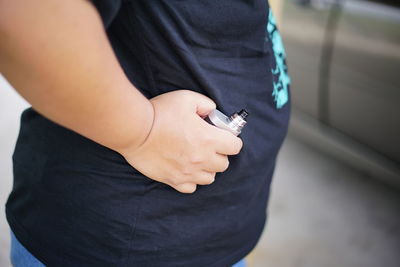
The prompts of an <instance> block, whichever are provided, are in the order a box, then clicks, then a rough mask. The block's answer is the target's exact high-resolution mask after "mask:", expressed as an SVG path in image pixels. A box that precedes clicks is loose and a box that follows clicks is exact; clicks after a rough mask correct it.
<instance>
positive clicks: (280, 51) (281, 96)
mask: <svg viewBox="0 0 400 267" xmlns="http://www.w3.org/2000/svg"><path fill="white" fill-rule="evenodd" d="M268 18H269V19H268V25H267V32H268V35H267V37H266V38H269V40H271V42H272V50H273V51H274V56H275V64H273V65H272V69H271V72H272V74H273V86H274V89H273V92H272V96H273V98H274V102H275V104H276V108H278V109H279V108H282V107H283V106H284V105H285V104H286V103H287V102H288V101H289V85H290V77H289V74H288V70H287V66H286V53H285V48H284V46H283V42H282V38H281V35H280V33H279V31H278V28H277V26H276V21H275V17H274V15H273V14H272V10H271V8H270V9H269V15H268ZM266 41H268V39H267V40H266ZM274 65H275V66H274Z"/></svg>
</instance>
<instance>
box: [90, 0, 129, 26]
mask: <svg viewBox="0 0 400 267" xmlns="http://www.w3.org/2000/svg"><path fill="white" fill-rule="evenodd" d="M90 1H91V2H92V3H93V5H94V6H95V7H96V9H97V11H98V12H99V14H100V17H101V19H102V21H103V25H104V27H105V28H107V27H108V26H109V25H110V24H111V22H112V21H113V19H114V18H115V16H116V15H117V13H118V10H119V9H120V7H121V0H90Z"/></svg>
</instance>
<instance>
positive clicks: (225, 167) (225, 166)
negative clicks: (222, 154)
mask: <svg viewBox="0 0 400 267" xmlns="http://www.w3.org/2000/svg"><path fill="white" fill-rule="evenodd" d="M228 168H229V160H228V157H226V160H225V162H224V166H223V169H222V171H223V172H224V171H226V170H227V169H228Z"/></svg>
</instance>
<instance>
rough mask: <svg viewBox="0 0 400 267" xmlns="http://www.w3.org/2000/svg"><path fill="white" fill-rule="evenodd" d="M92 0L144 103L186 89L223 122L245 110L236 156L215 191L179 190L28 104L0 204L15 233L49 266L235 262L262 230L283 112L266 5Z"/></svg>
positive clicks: (285, 97) (281, 70)
mask: <svg viewBox="0 0 400 267" xmlns="http://www.w3.org/2000/svg"><path fill="white" fill-rule="evenodd" d="M92 2H93V3H94V4H95V7H96V8H97V10H98V11H99V14H100V15H101V18H102V21H103V23H104V27H105V30H106V32H107V36H108V38H109V40H110V42H111V45H112V47H113V49H114V52H115V54H116V56H117V58H118V60H119V62H120V64H121V66H122V67H123V69H124V71H125V73H126V75H127V77H128V78H129V79H130V81H131V82H132V84H134V85H135V87H136V88H138V89H139V90H140V91H141V92H142V93H143V94H144V95H145V96H146V97H148V98H151V97H154V96H157V95H159V94H163V93H166V92H170V91H173V90H178V89H188V90H193V91H196V92H199V93H202V94H204V95H206V96H208V97H210V98H211V99H213V100H214V101H215V102H216V104H217V108H218V109H219V110H221V111H222V112H223V113H225V114H231V113H233V112H235V111H238V110H240V109H242V108H244V109H246V110H247V111H248V112H249V113H250V115H249V117H248V123H247V125H246V126H245V128H244V129H243V131H242V134H241V135H240V137H241V138H242V140H243V143H244V145H243V148H242V150H241V152H240V153H239V154H238V155H235V156H229V160H230V165H229V168H228V169H227V170H226V171H225V172H223V173H217V175H216V181H215V182H214V183H213V184H211V185H208V186H199V187H198V190H197V191H196V192H195V193H193V194H182V193H179V192H177V191H175V190H174V189H173V188H171V187H169V186H167V185H165V184H161V183H159V182H156V181H153V180H151V179H149V178H147V177H146V176H144V175H143V174H141V173H140V172H139V171H137V170H136V169H134V168H133V167H132V166H130V165H129V164H128V163H127V162H126V161H125V159H124V158H123V157H122V156H121V155H120V154H119V153H117V152H115V151H113V150H111V149H109V148H107V147H104V146H102V145H100V144H98V143H96V142H94V141H92V140H90V139H87V138H85V137H83V136H81V135H80V134H78V133H75V132H73V131H71V130H68V129H67V128H64V127H63V126H61V125H59V124H57V123H55V122H52V121H50V120H48V119H46V118H45V117H43V116H41V115H40V114H39V113H37V112H36V111H35V110H34V109H32V108H28V109H26V110H25V111H24V112H23V113H22V116H21V128H20V132H19V136H18V141H17V144H16V147H15V151H14V154H13V164H14V186H13V190H12V193H11V195H10V197H9V199H8V202H7V206H6V213H7V219H8V221H9V224H10V226H11V228H12V230H13V232H14V233H15V235H16V237H17V238H18V240H19V241H20V242H21V243H22V244H23V245H24V246H25V247H26V248H27V249H28V250H29V251H30V252H31V253H32V254H33V255H34V256H35V257H37V258H38V259H39V260H41V261H42V262H43V263H44V264H46V265H48V266H193V267H196V266H218V267H219V266H222V267H224V266H230V265H232V264H234V263H235V262H237V261H239V260H240V259H241V258H243V257H244V256H246V254H248V253H249V252H250V251H251V250H252V249H253V247H254V246H255V245H256V243H257V241H258V239H259V237H260V235H261V233H262V230H263V228H264V224H265V220H266V206H267V201H268V196H269V186H270V183H271V177H272V174H273V171H274V166H275V161H276V156H277V153H278V151H279V149H280V147H281V144H282V141H283V139H284V137H285V136H286V132H287V125H288V120H289V115H290V96H289V95H290V94H289V84H290V79H289V76H288V74H287V68H286V64H285V52H284V49H283V44H282V40H281V37H280V35H279V32H278V30H277V28H276V24H275V20H274V18H273V16H272V13H271V11H270V9H269V6H268V3H267V2H266V1H265V0H218V1H216V0H124V1H117V0H92ZM71 41H73V40H71ZM110 90H112V88H110ZM132 120H134V118H132ZM127 123H129V122H127Z"/></svg>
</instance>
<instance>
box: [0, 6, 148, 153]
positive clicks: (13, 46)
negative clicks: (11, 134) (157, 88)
mask: <svg viewBox="0 0 400 267" xmlns="http://www.w3.org/2000/svg"><path fill="white" fill-rule="evenodd" d="M0 71H1V72H2V74H3V75H4V76H5V77H6V78H7V80H8V81H9V82H10V83H11V84H12V85H13V86H14V88H15V89H16V90H17V91H18V92H19V93H20V94H21V95H22V96H23V97H24V98H25V99H26V100H27V101H28V102H29V103H30V104H31V105H32V107H33V108H35V109H36V110H37V111H38V112H40V113H41V114H42V115H44V116H45V117H47V118H49V119H51V120H53V121H55V122H57V123H59V124H61V125H63V126H65V127H67V128H70V129H72V130H74V131H76V132H78V133H80V134H82V135H83V136H86V137H87V138H90V139H92V140H94V141H96V142H98V143H100V144H102V145H105V146H107V147H109V148H111V149H114V150H119V149H123V148H125V147H131V148H132V147H135V146H139V145H140V144H141V143H143V141H144V140H145V138H146V137H147V135H148V133H149V132H150V129H151V125H152V122H153V116H154V111H153V107H152V104H151V103H150V102H149V100H148V99H147V98H146V97H144V96H143V95H142V94H141V93H140V92H139V91H138V90H137V89H136V88H135V87H134V86H133V85H132V84H131V83H130V82H129V80H128V79H127V78H126V76H125V74H124V73H123V70H122V69H121V67H120V65H119V63H118V61H117V59H116V57H115V55H114V53H113V51H112V48H111V46H110V44H109V41H108V39H107V37H106V34H105V31H104V29H103V25H102V22H101V19H100V17H99V15H98V14H97V11H96V10H95V8H94V6H92V4H91V3H90V2H89V1H84V0H68V1H59V0H41V1H35V0H19V1H15V0H8V1H7V0H0Z"/></svg>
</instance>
